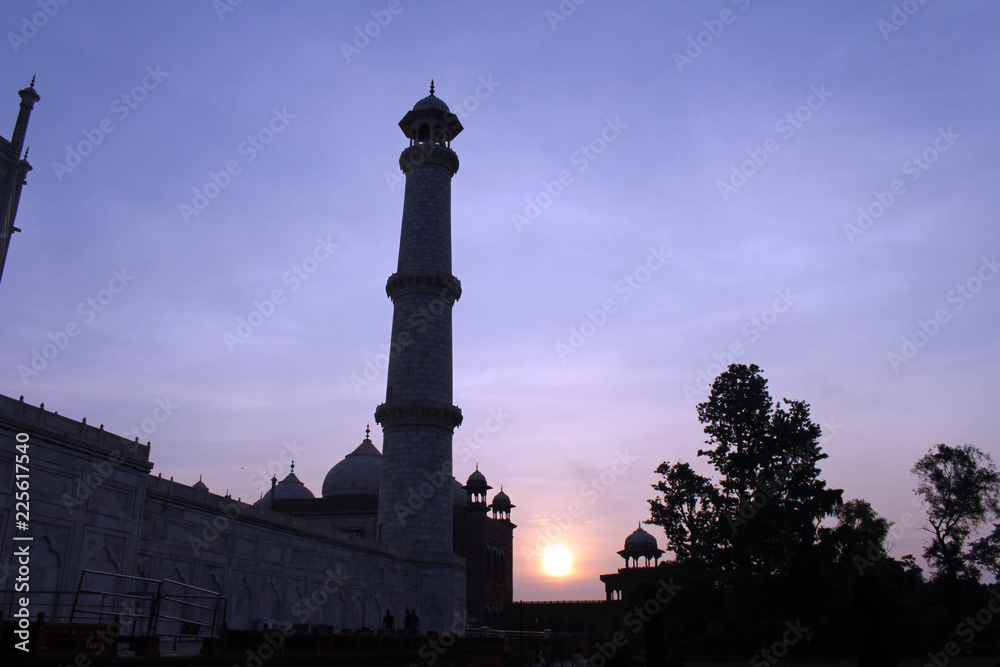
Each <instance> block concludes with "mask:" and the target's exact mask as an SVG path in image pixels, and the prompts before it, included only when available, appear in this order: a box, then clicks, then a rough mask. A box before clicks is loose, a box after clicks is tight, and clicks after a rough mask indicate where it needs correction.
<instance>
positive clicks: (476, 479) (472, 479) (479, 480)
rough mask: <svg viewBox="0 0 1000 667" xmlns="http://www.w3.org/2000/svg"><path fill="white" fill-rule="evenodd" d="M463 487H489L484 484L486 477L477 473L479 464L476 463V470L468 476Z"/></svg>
mask: <svg viewBox="0 0 1000 667" xmlns="http://www.w3.org/2000/svg"><path fill="white" fill-rule="evenodd" d="M465 485H466V486H475V487H484V486H485V487H489V484H487V483H486V475H484V474H483V473H481V472H479V464H478V463H477V464H476V469H475V470H474V471H473V472H472V474H471V475H469V479H468V481H467V482H466V483H465Z"/></svg>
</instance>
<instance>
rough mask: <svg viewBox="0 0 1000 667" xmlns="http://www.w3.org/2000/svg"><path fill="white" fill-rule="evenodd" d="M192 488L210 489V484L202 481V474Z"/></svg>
mask: <svg viewBox="0 0 1000 667" xmlns="http://www.w3.org/2000/svg"><path fill="white" fill-rule="evenodd" d="M191 488H192V489H198V490H199V491H208V485H207V484H205V482H203V481H201V475H198V481H197V482H195V483H194V484H192V485H191Z"/></svg>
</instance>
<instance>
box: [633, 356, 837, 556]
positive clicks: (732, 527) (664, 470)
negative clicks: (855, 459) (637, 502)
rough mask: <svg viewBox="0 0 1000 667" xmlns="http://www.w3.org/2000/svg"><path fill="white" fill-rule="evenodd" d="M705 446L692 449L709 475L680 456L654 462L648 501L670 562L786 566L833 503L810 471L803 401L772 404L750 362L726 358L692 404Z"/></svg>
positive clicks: (812, 430)
mask: <svg viewBox="0 0 1000 667" xmlns="http://www.w3.org/2000/svg"><path fill="white" fill-rule="evenodd" d="M698 418H699V420H700V421H701V422H702V423H703V424H705V433H706V434H708V436H709V439H708V440H707V441H706V445H709V447H708V448H706V449H703V450H699V451H698V455H699V456H705V457H706V458H707V459H708V460H709V461H710V462H711V463H712V466H713V467H714V468H715V470H716V472H717V473H718V477H719V478H718V482H717V483H716V482H713V481H712V480H710V479H708V478H706V477H703V476H701V475H698V474H697V473H695V472H694V471H693V470H692V469H691V468H690V466H689V465H688V464H687V463H677V464H674V465H670V464H668V463H667V462H664V463H663V464H661V465H660V466H659V467H658V468H657V473H659V474H660V475H662V476H663V479H662V480H661V481H660V482H658V483H657V484H654V485H653V488H654V489H655V490H656V491H658V492H659V493H660V494H662V495H661V496H658V497H656V498H654V499H651V500H650V501H649V503H650V514H651V518H650V519H649V521H648V522H647V523H651V524H654V525H659V526H662V527H663V528H664V530H665V531H666V533H667V539H668V548H669V549H670V550H671V551H673V552H674V553H675V554H676V556H677V559H678V560H680V561H683V560H685V559H692V558H693V559H699V560H701V561H703V562H705V563H708V564H715V565H717V566H718V567H720V568H721V569H723V570H726V571H733V572H742V573H745V574H778V573H788V572H789V571H791V569H792V567H793V566H794V564H795V562H796V561H797V560H798V559H800V558H801V557H802V555H803V551H804V550H809V549H811V548H812V547H813V546H814V545H815V543H816V539H817V531H818V528H819V522H820V521H822V519H823V518H824V517H826V516H828V515H829V514H831V513H832V512H833V510H834V509H835V508H836V507H837V506H838V505H839V504H840V502H841V500H840V498H841V493H842V492H841V491H840V490H839V489H827V488H826V483H825V482H824V481H823V480H821V479H820V478H819V474H820V470H819V467H818V465H817V464H818V463H819V461H821V460H822V459H825V458H826V454H823V453H821V451H820V448H819V444H818V442H819V438H820V434H821V431H820V427H819V426H818V425H817V424H815V423H813V422H812V420H811V419H810V418H809V405H808V404H807V403H805V402H803V401H790V400H788V399H784V400H783V401H781V402H780V403H772V402H771V396H770V394H768V392H767V380H766V379H765V378H764V377H763V375H761V371H760V369H759V368H758V367H757V366H754V365H750V366H746V365H742V364H733V365H731V366H729V368H728V369H727V370H726V371H725V372H723V373H722V374H721V375H720V376H719V377H718V378H716V379H715V382H714V383H713V385H712V391H711V394H710V396H709V399H708V401H706V402H704V403H701V404H699V405H698Z"/></svg>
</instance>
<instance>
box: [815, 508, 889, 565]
mask: <svg viewBox="0 0 1000 667" xmlns="http://www.w3.org/2000/svg"><path fill="white" fill-rule="evenodd" d="M834 514H835V515H836V516H837V519H838V522H837V525H836V526H835V527H833V528H821V529H820V532H821V534H822V535H823V538H824V539H825V540H827V542H828V543H829V544H831V545H832V547H833V549H834V550H835V551H836V554H837V562H839V563H840V564H841V566H842V567H843V568H844V569H845V570H847V571H853V572H856V573H857V574H859V575H860V574H864V573H865V570H867V569H868V568H869V567H871V566H872V565H874V564H875V563H877V562H879V561H881V560H882V559H884V558H886V556H887V554H886V551H887V550H886V547H885V540H886V538H887V537H888V536H889V528H890V527H891V526H892V522H891V521H889V520H887V519H885V518H883V517H881V516H879V515H878V514H877V513H876V512H875V510H874V509H873V508H872V506H871V504H870V503H869V502H868V501H867V500H860V499H854V500H848V501H847V502H846V503H844V504H843V505H841V506H840V507H838V508H836V509H835V510H834Z"/></svg>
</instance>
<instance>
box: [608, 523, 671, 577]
mask: <svg viewBox="0 0 1000 667" xmlns="http://www.w3.org/2000/svg"><path fill="white" fill-rule="evenodd" d="M618 555H619V556H621V557H622V558H624V559H625V567H629V563H630V562H634V563H635V565H636V567H638V565H639V559H640V558H642V559H645V561H646V565H647V566H648V565H649V561H650V559H652V561H653V562H654V563H655V562H656V561H657V560H659V558H660V556H662V555H663V549H661V548H660V547H659V545H657V544H656V538H655V537H653V536H652V535H650V534H649V533H647V532H646V531H644V530H643V529H642V525H640V526H639V527H638V528H636V529H635V530H634V531H633V532H632V534H631V535H629V536H628V537H626V538H625V548H624V549H622V550H621V551H619V552H618Z"/></svg>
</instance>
